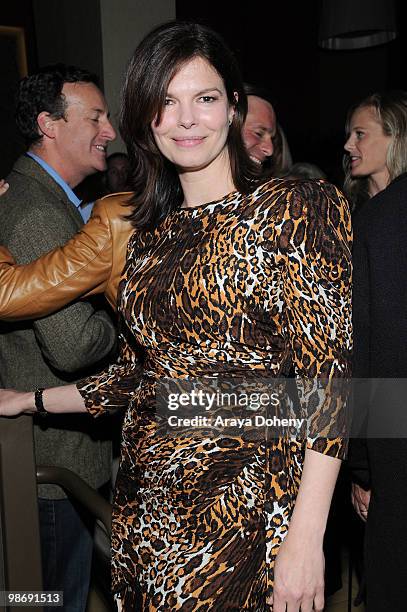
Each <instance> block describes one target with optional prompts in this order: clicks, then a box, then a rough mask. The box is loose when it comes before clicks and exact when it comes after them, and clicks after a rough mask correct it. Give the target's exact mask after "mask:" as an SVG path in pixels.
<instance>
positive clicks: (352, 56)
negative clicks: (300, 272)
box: [177, 0, 407, 182]
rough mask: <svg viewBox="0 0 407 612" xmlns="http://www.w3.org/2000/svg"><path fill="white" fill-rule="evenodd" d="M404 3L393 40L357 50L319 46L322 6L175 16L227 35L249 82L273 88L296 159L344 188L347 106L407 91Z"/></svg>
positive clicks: (185, 4)
mask: <svg viewBox="0 0 407 612" xmlns="http://www.w3.org/2000/svg"><path fill="white" fill-rule="evenodd" d="M337 1H338V2H341V0H337ZM354 2H355V4H356V3H357V2H358V0H354ZM406 5H407V3H406V2H405V0H397V1H396V9H397V24H398V31H399V36H398V38H397V39H396V40H395V41H393V42H391V43H389V44H386V45H381V46H378V47H372V48H370V49H363V50H357V51H324V50H322V49H320V48H319V47H318V27H319V10H320V2H319V1H317V0H310V1H308V2H290V1H289V0H285V1H284V0H283V1H280V2H276V1H270V0H269V1H268V2H261V1H257V0H250V1H249V2H245V3H229V2H228V3H222V2H219V1H215V0H207V1H206V2H190V1H189V0H177V16H178V17H179V18H189V17H192V18H196V19H199V20H202V21H203V22H204V23H206V24H207V25H210V26H212V27H214V28H215V29H216V30H218V32H220V33H221V34H222V35H223V36H224V38H225V39H226V40H227V42H228V43H229V45H230V46H231V47H232V48H233V49H234V51H235V53H236V56H237V58H238V60H239V64H240V66H241V69H242V72H243V77H244V79H245V80H247V81H251V82H255V83H256V84H258V85H263V86H265V87H267V88H268V89H269V90H271V93H272V94H273V96H274V99H275V102H276V103H275V106H276V110H277V114H278V117H279V120H280V122H281V124H282V125H283V127H284V129H285V131H286V133H287V136H288V141H289V144H290V148H291V149H292V153H293V157H294V161H312V162H314V163H317V164H319V165H320V166H321V167H322V168H323V169H324V170H325V171H327V172H328V174H329V175H330V176H331V178H332V179H333V180H334V179H335V180H337V181H338V182H339V181H340V180H341V171H340V167H341V158H342V146H343V141H344V122H345V117H346V112H347V109H348V108H349V106H350V105H351V104H352V103H353V102H355V101H357V100H359V99H361V98H362V97H365V96H366V95H368V94H370V93H372V92H373V91H376V90H380V89H386V88H400V89H407V70H406V58H407V8H406Z"/></svg>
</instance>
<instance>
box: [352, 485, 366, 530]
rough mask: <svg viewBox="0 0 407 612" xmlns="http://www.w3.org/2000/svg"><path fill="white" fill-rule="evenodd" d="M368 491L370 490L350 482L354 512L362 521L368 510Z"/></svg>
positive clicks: (364, 519)
mask: <svg viewBox="0 0 407 612" xmlns="http://www.w3.org/2000/svg"><path fill="white" fill-rule="evenodd" d="M370 493H371V491H365V490H364V489H362V487H360V486H359V485H357V484H356V483H354V482H353V483H352V493H351V496H352V504H353V507H354V508H355V510H356V514H357V515H358V516H360V518H361V519H362V521H364V522H366V519H367V513H368V511H369V504H370Z"/></svg>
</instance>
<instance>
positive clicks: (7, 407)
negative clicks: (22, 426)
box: [0, 389, 36, 417]
mask: <svg viewBox="0 0 407 612" xmlns="http://www.w3.org/2000/svg"><path fill="white" fill-rule="evenodd" d="M23 412H28V413H34V412H36V409H35V401H34V393H32V392H28V393H27V392H25V391H14V390H13V389H0V416H5V417H13V416H18V415H19V414H22V413H23Z"/></svg>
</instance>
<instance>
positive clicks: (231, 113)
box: [229, 91, 239, 125]
mask: <svg viewBox="0 0 407 612" xmlns="http://www.w3.org/2000/svg"><path fill="white" fill-rule="evenodd" d="M233 97H234V99H235V102H234V104H231V106H230V109H229V125H231V123H232V121H233V117H234V116H235V113H236V104H237V101H238V100H239V94H238V93H237V91H234V92H233Z"/></svg>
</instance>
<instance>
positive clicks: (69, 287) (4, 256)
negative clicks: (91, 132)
mask: <svg viewBox="0 0 407 612" xmlns="http://www.w3.org/2000/svg"><path fill="white" fill-rule="evenodd" d="M131 196H132V194H131V193H128V192H126V193H121V194H114V195H110V196H106V197H105V198H103V199H101V200H98V201H97V202H96V203H95V205H94V207H93V212H92V216H91V218H90V219H89V221H88V223H86V225H84V226H83V227H82V229H81V230H80V231H79V232H78V233H77V234H75V236H73V238H71V240H69V242H67V243H66V244H65V245H64V246H63V247H58V248H56V249H54V250H53V251H50V252H49V253H47V254H46V255H43V256H42V257H40V258H39V259H37V260H36V261H34V262H32V263H29V264H27V265H15V263H14V259H13V257H12V256H11V254H10V253H9V251H8V250H7V249H6V248H5V247H0V319H7V320H9V321H17V320H21V319H28V318H37V317H40V316H44V315H47V314H50V313H52V312H55V311H57V310H59V309H60V308H62V307H63V306H65V305H66V304H69V303H70V302H71V301H73V300H75V299H77V298H78V297H85V296H89V295H93V294H96V293H104V294H105V296H106V299H107V300H108V302H109V304H110V305H111V306H112V307H113V308H114V309H115V310H116V298H117V288H118V284H119V280H120V276H121V272H122V270H123V268H124V263H125V260H126V248H127V243H128V240H129V238H130V236H131V234H132V232H133V227H132V225H131V223H130V221H127V220H126V219H125V217H126V216H128V215H129V214H130V212H131V208H130V207H129V206H128V202H129V200H130V199H131Z"/></svg>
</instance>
